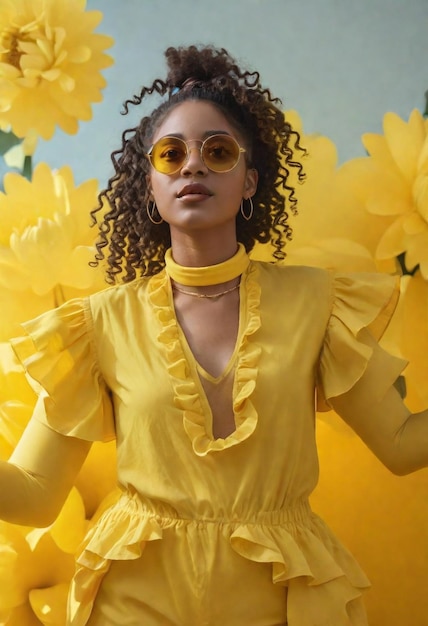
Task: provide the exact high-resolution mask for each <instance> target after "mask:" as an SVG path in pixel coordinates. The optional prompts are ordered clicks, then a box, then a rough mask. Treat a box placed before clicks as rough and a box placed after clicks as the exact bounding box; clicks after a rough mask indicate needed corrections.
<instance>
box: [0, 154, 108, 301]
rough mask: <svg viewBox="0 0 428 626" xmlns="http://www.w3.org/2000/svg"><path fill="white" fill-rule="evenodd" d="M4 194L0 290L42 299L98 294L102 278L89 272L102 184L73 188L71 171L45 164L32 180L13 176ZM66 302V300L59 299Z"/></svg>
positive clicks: (0, 196) (88, 183)
mask: <svg viewBox="0 0 428 626" xmlns="http://www.w3.org/2000/svg"><path fill="white" fill-rule="evenodd" d="M4 186H5V193H0V220H1V224H2V229H1V232H0V287H2V288H5V289H9V290H14V291H25V290H28V289H31V290H32V291H33V292H34V293H35V294H37V295H39V296H43V295H44V294H47V293H49V292H50V291H52V290H54V289H56V291H57V292H60V290H61V289H62V288H64V287H69V288H74V289H85V290H95V289H96V288H97V287H99V286H102V285H103V283H102V282H101V280H100V279H101V274H100V272H97V271H95V270H94V269H93V268H91V267H89V265H88V263H89V261H90V260H91V259H93V254H94V248H93V242H94V237H95V233H94V232H93V230H92V229H91V228H90V217H89V212H90V210H91V209H92V208H93V207H94V206H95V204H96V202H97V187H98V185H97V181H95V180H89V181H86V182H85V183H83V184H82V185H80V186H79V187H75V186H74V182H73V175H72V172H71V169H70V168H69V167H62V168H61V169H60V170H58V171H56V172H53V171H51V170H50V169H49V167H48V166H47V165H46V164H44V163H40V164H39V165H38V166H37V167H36V169H35V171H34V175H33V178H32V181H31V182H30V181H28V180H27V179H26V178H24V177H23V176H20V175H19V174H15V173H9V174H7V175H6V176H5V180H4ZM58 299H59V300H63V299H64V298H62V297H61V296H59V298H58Z"/></svg>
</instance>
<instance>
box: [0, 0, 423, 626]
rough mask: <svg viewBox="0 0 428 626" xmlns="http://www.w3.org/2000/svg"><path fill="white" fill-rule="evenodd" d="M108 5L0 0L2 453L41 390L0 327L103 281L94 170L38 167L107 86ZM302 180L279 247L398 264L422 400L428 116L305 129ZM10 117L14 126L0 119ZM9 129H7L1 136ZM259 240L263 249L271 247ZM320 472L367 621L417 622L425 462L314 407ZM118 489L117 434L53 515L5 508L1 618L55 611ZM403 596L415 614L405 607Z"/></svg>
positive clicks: (311, 259) (365, 266) (407, 353)
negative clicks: (408, 464) (8, 167)
mask: <svg viewBox="0 0 428 626" xmlns="http://www.w3.org/2000/svg"><path fill="white" fill-rule="evenodd" d="M101 17H102V15H101V13H100V12H96V11H89V12H88V11H86V10H85V2H84V1H83V0H31V1H30V0H0V32H1V33H3V34H2V36H1V39H0V87H1V94H2V96H1V98H0V128H1V129H2V130H3V132H2V133H1V140H2V141H0V149H1V151H2V152H3V153H4V154H5V158H6V159H7V163H9V164H10V163H13V164H14V165H15V166H16V164H17V163H19V166H18V167H19V168H21V169H22V171H23V173H22V175H21V174H19V173H9V174H7V175H6V176H5V179H4V191H3V192H1V193H0V221H1V224H2V229H1V232H0V308H1V311H2V316H1V319H0V458H3V459H6V458H8V456H9V455H10V453H11V451H12V450H13V448H14V446H15V445H16V443H17V441H18V439H19V437H20V434H21V433H22V430H23V429H24V428H25V424H26V423H27V421H28V419H29V417H30V415H31V412H32V409H33V406H34V402H35V396H34V392H33V391H32V389H31V387H30V386H29V384H28V383H27V380H26V378H25V376H24V374H23V371H22V369H21V367H20V365H19V364H18V363H17V362H16V360H15V357H14V354H13V352H12V351H11V349H10V347H9V344H8V342H7V340H8V339H9V338H10V337H11V336H16V335H17V334H19V333H21V329H20V326H19V324H20V322H23V321H25V320H26V319H29V318H32V317H35V316H36V315H38V314H39V313H41V312H43V311H45V310H48V309H49V308H52V307H54V306H57V305H58V304H61V303H62V302H64V301H65V300H67V299H69V298H72V297H74V296H80V295H85V294H89V293H92V292H94V291H96V290H98V289H100V288H102V287H103V286H104V283H103V282H102V277H101V274H100V272H99V271H96V270H93V269H90V268H89V266H88V260H89V259H90V258H92V255H93V252H94V247H93V240H94V232H93V231H92V230H91V229H90V227H89V219H88V215H89V211H90V210H91V209H92V208H93V207H94V205H95V204H96V196H97V192H98V183H97V181H94V180H88V181H86V182H84V183H83V184H81V185H79V186H75V184H74V181H73V174H72V171H71V169H70V168H69V167H68V166H63V167H61V168H60V169H59V170H57V171H52V170H51V169H50V168H49V167H48V166H47V165H46V164H44V163H41V164H39V165H38V166H37V167H36V168H35V170H34V172H31V154H32V151H33V150H34V148H35V142H36V138H37V136H42V137H44V138H50V137H51V136H52V134H53V132H54V130H55V127H56V126H58V127H60V128H62V129H63V130H64V131H65V132H68V133H75V132H76V131H77V129H78V121H79V120H82V121H83V120H88V119H89V118H90V116H91V104H92V103H95V102H98V101H99V100H100V99H101V91H102V88H103V87H104V86H105V80H104V78H103V76H102V75H101V70H102V69H104V68H106V67H107V66H108V65H110V64H111V63H112V59H111V58H110V57H109V56H107V55H106V54H105V52H104V51H105V49H107V48H108V47H109V46H110V45H111V44H112V39H111V38H109V37H106V36H104V35H99V34H94V33H93V29H94V28H95V26H96V25H97V24H98V23H99V22H100V20H101ZM286 115H287V118H288V119H289V121H290V122H291V123H292V125H293V126H294V127H295V128H296V129H298V130H299V131H300V132H301V133H302V143H303V144H304V145H305V147H306V148H307V150H308V156H307V158H306V159H305V163H304V165H305V170H306V173H307V182H306V183H305V184H304V185H297V181H295V180H294V181H292V182H293V183H296V187H297V195H298V199H299V207H300V214H299V215H298V216H297V217H296V218H294V217H293V218H292V225H293V227H294V231H295V232H294V239H293V241H292V242H291V243H290V245H289V246H288V257H287V259H286V262H287V263H293V264H299V263H309V264H312V265H319V266H324V267H327V266H328V267H337V268H340V269H342V270H346V271H378V272H388V273H402V274H405V275H404V276H403V279H402V291H403V293H402V299H401V302H400V305H399V308H398V311H397V315H396V316H395V319H394V321H393V323H392V324H391V326H390V328H389V331H388V334H387V336H386V338H385V342H386V345H387V347H388V349H390V350H392V351H393V352H395V353H397V354H398V355H401V356H404V357H405V358H407V359H409V360H410V361H411V363H410V365H409V366H408V368H407V369H406V371H405V378H406V388H407V401H408V403H409V404H410V405H411V407H412V408H413V409H415V410H418V409H419V408H424V407H425V406H427V405H428V385H427V383H426V381H427V380H428V334H427V326H428V245H427V244H428V139H427V137H428V121H427V120H425V119H424V118H423V117H422V115H421V114H420V113H418V112H417V111H414V112H413V113H412V114H411V116H410V118H409V120H408V121H406V120H402V119H400V118H399V117H398V116H397V115H395V114H393V113H387V114H386V115H385V119H384V133H383V134H382V135H365V136H364V137H363V143H364V146H365V147H366V150H367V153H368V154H367V156H366V157H364V158H360V159H353V160H351V161H348V162H347V163H345V164H344V165H342V166H341V167H338V164H337V154H336V148H335V145H334V144H333V142H331V141H330V140H329V139H328V138H326V137H322V136H319V135H306V134H305V133H304V131H303V128H302V122H301V120H300V118H299V116H298V114H297V113H295V112H291V111H290V112H287V113H286ZM8 130H11V131H12V133H8V132H7V131H8ZM2 142H3V143H2ZM254 255H255V256H257V257H259V258H268V257H269V247H268V246H260V247H258V248H257V249H256V250H255V252H254ZM317 437H318V444H319V450H320V460H321V468H322V470H321V481H320V485H319V487H318V489H317V490H316V492H315V493H314V495H313V498H312V500H313V504H314V508H316V509H317V510H318V511H319V512H320V513H321V514H322V515H323V516H324V517H325V518H326V519H327V521H328V522H329V523H330V524H331V525H332V526H333V528H334V529H335V530H336V532H337V533H338V535H339V536H340V537H341V538H342V539H343V541H344V543H346V544H347V545H348V546H349V547H350V548H351V550H352V551H353V552H354V553H355V555H356V556H357V558H358V559H359V560H360V562H361V563H362V565H363V567H364V568H365V569H366V571H367V573H368V575H369V577H370V578H371V580H372V581H373V590H372V591H371V592H369V594H368V596H367V605H368V611H369V621H370V624H371V626H385V624H388V626H403V624H405V626H422V624H424V620H425V619H426V615H427V614H428V599H427V595H426V584H425V581H426V578H427V574H428V539H427V537H426V526H427V522H428V503H427V499H426V482H427V481H426V477H427V474H426V472H425V471H422V472H418V473H416V474H414V475H412V476H409V477H405V478H397V477H395V476H391V475H390V474H389V473H388V472H387V471H386V470H385V469H384V468H383V467H382V466H381V465H380V463H379V462H378V461H377V460H376V459H375V458H374V457H373V455H372V454H371V453H370V452H369V451H368V450H367V449H366V448H365V447H364V445H363V444H362V443H361V442H360V441H359V439H358V438H357V437H356V436H355V435H354V434H353V433H352V432H351V431H350V430H349V429H348V428H347V427H346V426H345V425H344V424H343V422H341V421H340V420H339V418H338V417H337V416H336V415H335V414H333V413H327V414H320V416H319V420H318V428H317ZM114 498H116V484H115V448H114V443H110V444H94V446H93V447H92V450H91V453H90V455H89V457H88V459H87V461H86V462H85V464H84V466H83V468H82V471H81V472H80V474H79V476H78V478H77V482H76V486H75V488H74V489H73V490H72V492H71V493H70V495H69V498H68V499H67V502H66V503H65V505H64V507H63V510H62V511H61V513H60V515H59V516H58V518H57V520H56V521H55V523H54V524H53V525H52V526H50V527H48V528H47V529H42V530H39V529H34V528H22V527H18V526H14V525H12V524H8V523H4V522H0V626H35V625H38V626H40V624H42V625H45V626H63V624H64V621H65V618H64V616H65V606H66V596H67V589H68V584H69V580H70V578H71V576H72V572H73V555H74V553H75V551H76V550H77V546H78V544H79V542H80V541H81V539H82V538H83V536H84V534H85V532H86V531H87V529H88V527H89V526H90V525H91V524H92V523H93V521H94V520H96V519H97V517H98V516H99V515H100V513H101V511H102V510H103V509H104V508H105V507H106V506H107V505H108V503H109V502H110V501H111V500H112V499H114ZM410 610H411V617H409V613H410Z"/></svg>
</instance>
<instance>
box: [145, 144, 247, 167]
mask: <svg viewBox="0 0 428 626" xmlns="http://www.w3.org/2000/svg"><path fill="white" fill-rule="evenodd" d="M190 143H199V144H201V145H200V147H199V153H200V155H201V159H202V161H203V162H204V163H205V165H206V166H207V168H208V169H209V170H211V171H213V172H218V173H222V174H223V173H226V172H230V171H231V170H233V169H234V168H235V167H236V166H237V165H238V163H239V159H240V157H241V153H242V152H245V151H246V150H245V148H241V146H240V145H239V143H238V142H237V141H236V139H234V138H233V137H231V136H230V135H211V136H210V137H208V138H207V139H205V141H199V140H197V139H194V140H189V141H184V139H180V137H172V136H167V137H162V138H161V139H159V140H158V141H156V143H154V144H153V145H152V147H151V148H150V150H149V151H148V153H147V155H146V156H147V158H148V159H149V161H150V163H151V164H152V166H153V167H154V168H155V170H157V171H158V172H161V174H167V175H168V176H170V175H171V174H175V173H176V172H178V170H180V169H181V168H182V167H183V165H184V164H185V163H186V162H187V160H188V158H189V155H190V150H191V149H192V148H190V147H189V144H190Z"/></svg>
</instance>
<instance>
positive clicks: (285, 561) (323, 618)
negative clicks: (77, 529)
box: [67, 494, 370, 626]
mask: <svg viewBox="0 0 428 626" xmlns="http://www.w3.org/2000/svg"><path fill="white" fill-rule="evenodd" d="M151 508H153V507H150V505H149V506H148V507H146V506H145V505H144V504H143V503H142V502H141V500H140V499H139V497H138V496H137V495H133V496H129V495H126V494H125V495H124V496H123V497H122V498H121V500H120V501H119V502H118V503H117V504H116V505H115V506H113V507H112V508H111V509H109V510H107V511H106V512H105V513H104V515H103V516H102V517H101V518H100V520H99V521H98V523H97V524H96V526H95V527H94V528H93V529H92V530H91V531H90V533H89V534H88V536H87V538H86V540H85V547H84V550H83V552H82V553H81V555H80V556H79V557H78V558H77V571H76V574H75V577H74V579H73V581H72V586H71V592H70V596H69V621H68V622H67V623H68V624H69V625H70V626H84V625H85V624H86V623H87V621H88V619H89V617H90V614H91V611H92V607H93V603H94V601H95V598H96V594H97V591H98V588H99V586H100V584H101V581H102V578H103V576H104V575H105V574H106V572H107V571H108V569H109V566H110V563H111V561H113V560H132V559H137V558H139V557H140V556H141V554H142V553H143V550H144V546H145V544H146V542H148V541H156V540H159V539H162V534H163V529H165V528H172V527H174V526H175V525H177V524H179V525H181V524H192V523H198V524H200V523H201V521H203V520H196V521H195V522H193V521H192V520H182V519H177V518H175V519H174V518H172V517H169V516H165V517H163V516H162V512H160V513H159V512H156V511H155V510H154V509H153V510H151ZM262 518H263V519H262V520H261V521H260V522H259V521H254V522H249V523H244V522H243V523H238V522H233V523H230V524H227V523H225V522H223V523H222V526H223V528H224V529H226V527H227V526H228V525H229V526H230V531H229V540H230V544H231V548H232V549H233V550H234V551H235V552H236V553H237V554H239V555H240V556H242V557H243V558H245V559H248V560H250V561H254V562H258V563H270V564H272V580H273V583H274V584H277V585H284V586H286V587H287V607H288V608H287V611H288V624H289V626H319V625H322V626H367V621H366V617H365V611H364V608H363V604H362V600H361V596H362V592H363V590H364V589H366V588H367V587H369V586H370V583H369V581H368V579H367V577H366V576H365V574H364V572H363V571H362V570H361V568H360V567H359V566H358V564H357V563H356V561H355V559H354V558H353V557H352V555H351V554H350V553H349V552H348V551H347V550H346V549H345V548H344V547H343V546H342V544H341V543H340V542H339V541H338V540H337V539H336V538H335V537H334V535H333V534H332V533H331V532H330V530H329V529H328V527H327V526H326V525H325V524H324V522H323V521H322V520H321V519H320V518H319V517H318V516H316V515H314V514H313V513H312V512H311V510H310V507H309V505H308V504H307V503H306V502H305V503H302V504H300V505H298V506H297V507H296V508H295V509H291V510H289V511H284V512H273V513H271V514H269V513H266V514H263V515H262ZM271 518H272V519H271ZM278 518H279V519H278ZM205 523H206V524H208V525H210V524H213V523H214V524H215V523H216V522H215V521H206V522H205Z"/></svg>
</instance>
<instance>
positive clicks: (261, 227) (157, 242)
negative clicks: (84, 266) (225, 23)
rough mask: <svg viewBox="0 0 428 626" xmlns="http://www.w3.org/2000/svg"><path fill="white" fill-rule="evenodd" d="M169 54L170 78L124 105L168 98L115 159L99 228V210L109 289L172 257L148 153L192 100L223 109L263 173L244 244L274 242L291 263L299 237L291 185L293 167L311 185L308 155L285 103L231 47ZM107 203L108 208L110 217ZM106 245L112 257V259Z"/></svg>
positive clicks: (127, 135)
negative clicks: (153, 200) (154, 217)
mask: <svg viewBox="0 0 428 626" xmlns="http://www.w3.org/2000/svg"><path fill="white" fill-rule="evenodd" d="M165 56H166V58H167V62H168V67H169V73H168V76H167V78H166V80H165V81H163V80H161V79H157V80H155V81H154V82H153V84H152V85H151V86H150V87H143V88H142V89H141V91H140V94H139V95H136V96H134V97H133V98H132V99H130V100H127V101H126V102H125V104H124V114H127V113H128V111H129V107H130V105H139V104H141V102H142V100H143V98H145V97H146V96H147V95H150V94H153V93H157V94H159V95H160V96H165V95H167V96H168V98H167V99H166V100H165V101H164V102H163V103H162V104H161V105H160V106H158V107H157V108H156V109H155V110H154V111H153V112H152V114H151V115H150V116H148V117H144V118H143V119H142V120H141V122H140V124H139V125H138V126H137V127H136V128H132V129H129V130H126V131H125V132H124V133H123V135H122V147H121V148H120V149H119V150H116V151H115V152H113V154H112V161H113V165H114V169H115V174H114V176H112V178H110V180H109V182H108V186H107V189H105V190H104V191H102V192H101V193H100V195H99V198H98V200H99V204H98V206H97V208H96V209H94V210H93V211H92V218H93V221H94V224H95V223H97V220H96V214H97V213H98V211H103V213H102V215H103V217H102V221H101V222H100V223H99V239H98V242H97V245H96V247H97V254H96V257H95V258H96V260H95V261H94V264H98V263H99V262H100V261H101V260H103V259H104V258H106V259H107V264H108V269H107V281H108V282H109V283H114V282H116V277H117V276H118V275H119V274H122V275H123V276H122V280H123V282H128V281H131V280H133V279H134V278H135V277H136V276H137V274H139V275H142V276H151V275H153V274H156V273H157V272H159V271H160V270H161V269H162V268H163V266H164V254H165V251H166V249H167V248H168V247H169V246H170V245H171V239H170V232H169V226H168V224H166V223H165V222H163V223H161V224H159V225H154V224H153V223H152V222H151V221H150V220H149V219H148V216H147V212H146V205H147V203H148V202H149V201H150V193H149V189H148V185H147V174H149V171H150V164H149V161H148V159H147V158H146V156H145V155H146V153H147V150H148V148H149V147H150V145H151V138H152V136H153V134H154V132H155V131H156V129H157V128H158V126H159V125H160V124H161V123H162V121H163V120H164V119H165V117H166V115H167V114H168V113H169V111H170V110H171V109H172V107H174V106H176V105H177V104H179V103H181V102H184V101H186V100H205V101H209V102H211V103H213V104H215V105H216V106H217V107H218V108H219V109H220V110H221V111H222V112H223V114H224V115H225V117H226V118H227V119H228V121H229V122H230V123H231V124H232V125H234V126H235V128H236V129H237V130H238V131H239V132H240V133H241V134H242V136H243V138H244V139H245V140H246V142H247V145H248V147H249V150H248V153H249V155H250V157H249V160H250V162H249V163H248V164H249V165H250V166H251V167H254V168H255V169H256V170H257V171H258V175H259V180H258V187H257V192H256V194H255V195H254V197H253V203H254V214H253V217H252V219H251V221H245V220H244V219H243V217H242V215H241V213H240V212H238V214H237V217H236V227H237V237H238V241H240V242H241V243H243V244H244V246H245V248H246V250H247V251H248V252H249V251H250V250H251V249H252V248H253V247H254V245H255V242H256V241H259V242H260V243H267V242H269V241H271V242H272V244H273V246H274V257H275V258H276V259H277V260H280V259H283V258H284V257H285V252H284V247H285V243H286V241H287V240H289V239H291V234H292V233H291V227H290V225H289V223H288V213H287V209H286V203H287V201H288V203H289V206H290V209H291V210H292V211H293V212H294V213H295V212H296V210H297V207H296V204H297V200H296V198H295V195H294V188H293V187H292V186H290V185H288V183H287V179H288V176H289V168H290V167H293V168H296V169H297V173H298V179H299V180H303V179H304V174H303V171H302V165H301V164H300V163H299V162H298V161H297V160H296V159H295V156H294V151H295V150H300V151H301V152H303V153H304V152H305V151H304V149H303V148H301V146H300V144H299V141H300V136H299V134H298V133H297V132H296V131H294V130H292V128H291V126H290V125H289V124H288V123H287V122H286V121H285V119H284V115H283V113H282V111H281V110H280V109H279V108H278V106H277V105H278V104H279V103H280V100H279V99H278V98H273V97H272V96H271V93H270V91H269V90H268V89H265V88H263V87H262V85H261V83H260V77H259V74H258V72H249V71H242V70H241V69H240V68H239V67H238V65H237V64H236V62H235V60H234V59H233V58H231V57H230V56H229V54H228V53H227V51H226V50H224V49H223V48H222V49H216V48H213V47H211V46H206V47H200V48H199V47H196V46H190V47H187V48H186V47H182V48H168V49H167V50H166V52H165ZM106 204H107V205H108V210H107V212H104V207H105V206H106ZM106 247H107V248H108V255H105V253H104V248H106Z"/></svg>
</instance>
